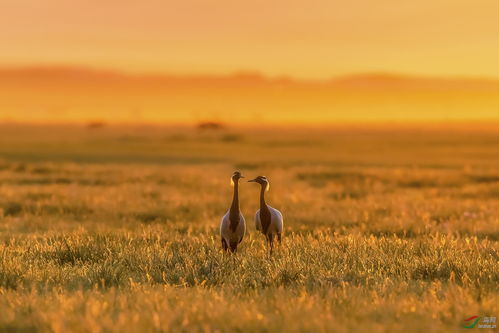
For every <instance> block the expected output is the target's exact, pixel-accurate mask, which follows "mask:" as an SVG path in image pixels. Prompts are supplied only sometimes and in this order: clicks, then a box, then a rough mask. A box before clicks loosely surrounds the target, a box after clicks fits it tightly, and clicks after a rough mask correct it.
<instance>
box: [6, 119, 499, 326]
mask: <svg viewBox="0 0 499 333" xmlns="http://www.w3.org/2000/svg"><path fill="white" fill-rule="evenodd" d="M0 133H1V134H0V142H1V144H0V156H2V157H3V159H2V160H0V314H1V315H0V331H27V332H30V331H54V332H67V331H78V332H80V331H81V332H87V331H92V332H99V331H100V332H106V331H113V332H123V331H134V332H143V331H189V332H191V331H203V332H204V331H227V332H233V331H276V332H277V331H286V332H294V331H295V332H303V331H307V332H310V331H313V332H316V331H317V332H329V331H335V332H356V331H361V332H368V331H369V332H384V331H400V332H402V331H404V332H420V331H428V332H444V331H459V330H461V328H460V325H461V323H462V320H463V319H465V318H468V317H470V316H472V315H479V316H496V315H497V314H498V311H497V310H498V306H497V304H499V294H498V292H497V285H498V281H499V269H498V268H499V266H498V259H499V255H498V240H499V232H498V228H497V225H498V222H499V221H498V216H499V173H498V171H497V170H499V169H498V167H499V154H498V152H499V134H496V133H497V132H494V131H492V130H491V131H484V130H481V131H468V130H464V129H460V130H445V129H441V130H436V129H431V130H430V129H425V130H419V129H406V130H404V131H397V130H395V129H393V128H392V129H390V128H364V129H361V128H356V129H349V128H344V127H339V128H334V129H330V130H326V129H322V130H313V131H311V130H308V131H306V130H299V129H294V130H283V129H281V130H276V132H274V133H273V134H270V133H267V132H265V131H262V130H256V129H245V130H243V129H240V130H238V131H235V130H228V131H214V132H196V131H192V130H188V129H185V128H176V129H175V128H131V127H120V128H101V129H97V130H88V129H84V128H78V127H74V128H69V129H68V128H66V129H64V128H52V129H49V128H46V127H24V126H20V127H19V126H17V127H13V126H2V131H1V132H0ZM15 134H17V136H16V135H15ZM236 168H237V169H240V170H241V171H242V172H243V174H246V175H247V176H256V175H258V174H265V175H266V176H267V177H269V179H270V181H271V183H272V187H271V191H270V192H269V193H268V201H269V203H270V204H272V205H273V206H274V207H276V208H279V209H280V210H281V211H282V212H283V214H284V218H285V237H284V242H283V245H282V246H281V247H280V248H279V249H278V250H277V251H276V252H275V255H274V256H273V257H272V258H269V257H268V256H267V254H266V251H265V248H264V241H263V236H261V235H259V234H257V233H256V232H255V230H254V226H253V215H254V212H255V211H256V209H257V206H258V197H257V196H258V188H257V187H256V186H254V185H253V184H246V183H243V184H242V186H241V206H242V210H243V213H244V215H245V217H246V220H247V222H248V229H249V233H248V235H247V237H246V238H245V240H244V242H243V244H242V246H241V247H240V251H239V253H238V254H237V255H235V256H230V255H229V256H228V255H224V254H223V253H222V252H221V249H220V248H221V247H220V241H219V238H218V234H217V229H218V222H219V218H220V217H221V216H222V215H223V213H225V211H226V209H227V208H228V206H229V203H230V198H231V190H232V189H231V187H230V186H229V177H230V174H231V173H232V171H233V170H234V169H236Z"/></svg>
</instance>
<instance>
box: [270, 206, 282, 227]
mask: <svg viewBox="0 0 499 333" xmlns="http://www.w3.org/2000/svg"><path fill="white" fill-rule="evenodd" d="M269 210H270V215H271V216H272V224H273V225H274V227H275V230H276V231H277V232H278V233H281V232H282V228H283V226H284V219H283V217H282V214H281V212H280V211H278V210H277V209H275V208H273V207H270V206H269Z"/></svg>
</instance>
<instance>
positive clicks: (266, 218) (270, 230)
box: [248, 176, 284, 254]
mask: <svg viewBox="0 0 499 333" xmlns="http://www.w3.org/2000/svg"><path fill="white" fill-rule="evenodd" d="M248 182H254V183H258V184H260V186H261V191H260V209H259V210H257V211H256V214H255V227H256V230H258V231H261V233H262V234H264V235H265V237H266V239H267V244H268V246H269V248H270V254H272V251H273V249H274V235H275V236H277V241H278V242H279V244H280V243H281V237H282V228H283V224H284V221H283V218H282V214H281V212H280V211H278V210H277V209H275V208H273V207H270V206H269V205H267V204H266V203H265V192H266V191H268V190H269V189H270V183H269V180H268V179H267V177H265V176H258V177H256V178H255V179H251V180H248Z"/></svg>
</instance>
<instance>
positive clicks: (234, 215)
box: [220, 171, 246, 252]
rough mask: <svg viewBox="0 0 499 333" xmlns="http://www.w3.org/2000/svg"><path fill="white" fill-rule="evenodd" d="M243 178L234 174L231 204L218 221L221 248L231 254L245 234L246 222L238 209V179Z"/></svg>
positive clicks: (239, 174)
mask: <svg viewBox="0 0 499 333" xmlns="http://www.w3.org/2000/svg"><path fill="white" fill-rule="evenodd" d="M240 178H244V177H243V176H242V175H241V173H240V172H239V171H236V172H234V174H233V175H232V177H231V184H232V185H233V186H234V196H233V198H232V204H231V206H230V208H229V210H228V211H227V213H225V215H224V216H223V217H222V220H221V221H220V238H221V241H222V248H223V249H224V250H225V251H227V250H228V249H230V251H231V252H236V251H237V246H238V245H239V243H241V242H242V240H243V237H244V234H245V233H246V221H245V220H244V216H243V214H241V210H240V208H239V179H240Z"/></svg>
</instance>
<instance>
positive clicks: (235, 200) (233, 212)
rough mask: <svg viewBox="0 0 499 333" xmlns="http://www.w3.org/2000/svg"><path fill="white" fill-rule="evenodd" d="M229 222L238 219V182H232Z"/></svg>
mask: <svg viewBox="0 0 499 333" xmlns="http://www.w3.org/2000/svg"><path fill="white" fill-rule="evenodd" d="M230 217H231V220H233V218H232V217H234V219H239V180H236V181H235V182H234V196H233V197H232V205H231V206H230Z"/></svg>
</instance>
